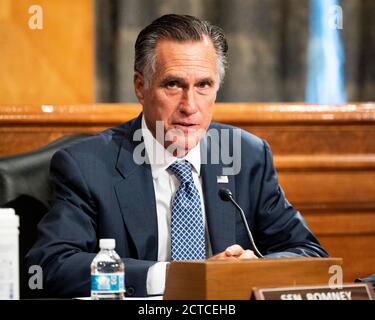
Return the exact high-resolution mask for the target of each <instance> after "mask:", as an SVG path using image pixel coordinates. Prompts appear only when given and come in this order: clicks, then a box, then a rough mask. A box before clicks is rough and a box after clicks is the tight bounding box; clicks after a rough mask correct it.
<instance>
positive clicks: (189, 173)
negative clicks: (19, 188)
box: [27, 15, 327, 297]
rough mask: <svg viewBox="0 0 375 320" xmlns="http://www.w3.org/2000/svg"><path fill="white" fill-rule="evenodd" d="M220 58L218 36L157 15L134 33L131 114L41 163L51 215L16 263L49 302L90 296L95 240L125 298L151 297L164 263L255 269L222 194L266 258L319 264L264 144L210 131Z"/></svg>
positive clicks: (220, 129) (225, 130)
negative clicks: (104, 245)
mask: <svg viewBox="0 0 375 320" xmlns="http://www.w3.org/2000/svg"><path fill="white" fill-rule="evenodd" d="M226 59H227V43H226V40H225V37H224V35H223V33H222V31H221V29H220V28H218V27H216V26H212V25H211V24H209V23H208V22H204V21H201V20H198V19H197V18H194V17H191V16H178V15H167V16H163V17H161V18H159V19H157V20H155V21H154V22H153V23H152V24H151V25H149V26H148V27H146V28H145V29H144V30H142V32H141V33H140V34H139V36H138V39H137V42H136V45H135V72H134V86H135V93H136V95H137V97H138V100H139V102H140V103H141V104H142V106H143V112H142V114H141V115H140V116H139V117H138V118H137V119H134V120H132V121H130V122H127V123H124V124H122V125H121V126H119V127H118V128H114V129H109V130H107V131H105V132H103V133H101V134H98V135H96V136H93V137H90V138H87V139H85V140H84V141H82V142H80V143H78V144H76V145H73V146H71V147H69V148H66V149H64V150H61V151H59V152H58V153H56V154H55V156H54V157H53V159H52V162H51V181H52V186H53V190H54V200H53V206H52V208H51V210H50V212H49V213H48V214H47V215H46V216H45V217H44V218H43V220H42V221H41V223H40V225H39V239H38V241H37V243H36V244H35V245H34V247H33V248H32V249H31V251H30V252H29V253H28V256H27V259H28V264H29V265H33V264H37V265H40V266H41V267H42V268H43V276H44V289H45V290H46V294H47V295H48V296H51V297H52V296H59V297H72V296H87V295H89V293H90V264H91V262H92V260H93V258H94V257H95V255H96V253H97V252H98V241H99V239H100V238H114V239H115V240H116V251H117V252H118V254H119V255H120V256H121V258H122V259H123V261H124V263H125V270H126V281H125V282H126V288H127V295H129V296H131V295H135V296H145V295H149V294H161V293H162V292H163V290H164V282H165V274H166V268H167V266H168V262H169V261H171V260H184V259H256V258H257V256H256V255H255V254H254V252H253V251H252V250H250V249H249V248H251V245H250V242H249V239H248V236H247V233H246V229H245V227H244V225H243V223H242V221H241V218H240V216H239V215H238V214H237V213H236V209H235V208H234V206H233V205H232V204H231V203H230V202H224V201H223V200H221V199H220V197H219V195H218V192H219V190H220V189H221V188H223V187H225V188H227V189H230V190H231V192H232V193H233V195H234V197H235V198H236V200H237V201H238V203H239V204H240V206H241V207H242V208H243V210H244V212H245V215H246V219H247V222H248V223H249V226H250V229H251V230H252V232H253V235H254V239H255V242H256V244H257V246H258V248H259V251H260V252H261V253H262V254H263V255H264V256H265V257H295V256H313V257H314V256H316V257H319V256H323V257H324V256H327V253H326V252H325V251H324V249H322V248H321V246H320V244H319V242H318V241H317V239H316V238H315V237H314V236H313V235H312V233H311V232H310V231H309V229H308V228H307V226H306V224H305V223H304V221H303V219H302V217H301V215H300V214H299V212H298V211H296V210H295V209H294V208H293V207H292V206H291V205H290V204H289V203H288V201H287V200H286V198H285V196H284V193H283V191H282V189H281V188H280V186H279V184H278V181H277V175H276V171H275V169H274V166H273V161H272V155H271V151H270V148H269V146H268V145H267V143H266V142H265V141H262V140H261V139H259V138H257V137H255V136H254V135H251V134H249V133H247V132H245V131H242V130H240V129H237V128H234V127H230V126H227V125H223V124H218V123H211V118H212V110H213V107H214V103H215V99H216V93H217V91H218V88H219V86H220V83H221V82H222V80H223V77H224V72H225V67H226ZM225 154H227V155H231V156H230V157H224V156H223V155H225ZM228 159H229V160H230V161H228Z"/></svg>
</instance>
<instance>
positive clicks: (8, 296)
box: [0, 209, 20, 300]
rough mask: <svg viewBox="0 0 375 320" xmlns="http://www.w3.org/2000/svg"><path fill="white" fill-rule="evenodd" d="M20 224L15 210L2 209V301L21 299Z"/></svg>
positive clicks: (0, 230)
mask: <svg viewBox="0 0 375 320" xmlns="http://www.w3.org/2000/svg"><path fill="white" fill-rule="evenodd" d="M19 224H20V220H19V216H17V215H16V213H15V211H14V209H0V300H18V299H19V261H18V235H19V231H18V227H19Z"/></svg>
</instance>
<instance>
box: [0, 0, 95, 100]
mask: <svg viewBox="0 0 375 320" xmlns="http://www.w3.org/2000/svg"><path fill="white" fill-rule="evenodd" d="M93 4H94V3H93V0H79V1H75V0H52V1H51V0H38V1H34V0H21V1H20V0H16V1H15V0H1V1H0V63H1V67H0V103H1V104H16V103H26V104H32V103H34V104H38V103H91V102H93V101H94V99H95V95H94V78H95V77H94V50H95V42H94V6H93ZM35 5H37V6H38V8H39V9H40V10H39V9H38V11H35V10H34V8H33V6H35ZM34 17H35V18H38V19H39V20H35V19H34ZM30 26H31V27H30ZM34 26H38V27H41V29H38V28H36V29H33V28H34Z"/></svg>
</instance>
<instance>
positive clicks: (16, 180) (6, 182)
mask: <svg viewBox="0 0 375 320" xmlns="http://www.w3.org/2000/svg"><path fill="white" fill-rule="evenodd" d="M87 136H89V135H88V134H79V135H70V136H65V137H62V138H59V139H58V140H55V141H54V142H52V143H50V144H48V145H46V146H44V147H42V148H40V149H37V150H34V151H31V152H27V153H22V154H17V155H14V156H7V157H0V207H3V208H14V209H15V211H16V214H17V215H19V217H20V238H19V261H20V297H21V298H22V299H25V298H32V297H34V296H35V295H34V294H33V292H32V290H30V289H29V286H28V279H29V276H30V275H29V274H28V270H26V266H25V261H24V260H25V255H26V253H27V252H28V251H29V250H30V248H31V247H32V245H33V244H34V243H35V241H36V239H37V225H38V223H39V221H40V219H41V218H42V217H43V215H44V214H45V213H46V212H47V211H48V210H49V208H50V204H49V200H50V197H51V188H50V184H49V167H50V161H51V158H52V156H53V155H54V153H55V152H56V151H58V150H59V149H61V148H64V147H66V146H68V145H70V144H72V143H75V142H77V141H79V140H82V139H83V138H85V137H87Z"/></svg>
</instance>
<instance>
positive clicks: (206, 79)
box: [197, 77, 215, 85]
mask: <svg viewBox="0 0 375 320" xmlns="http://www.w3.org/2000/svg"><path fill="white" fill-rule="evenodd" d="M202 82H208V83H209V84H210V85H213V84H215V80H214V79H212V78H210V77H207V78H202V79H199V80H198V81H197V83H202Z"/></svg>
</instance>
